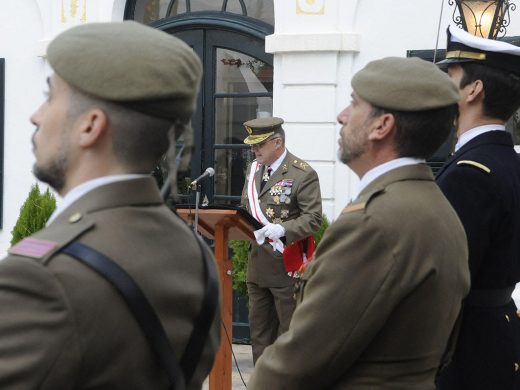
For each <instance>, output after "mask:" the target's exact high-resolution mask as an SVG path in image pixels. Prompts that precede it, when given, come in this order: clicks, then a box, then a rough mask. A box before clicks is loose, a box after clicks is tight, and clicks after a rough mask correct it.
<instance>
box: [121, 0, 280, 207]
mask: <svg viewBox="0 0 520 390" xmlns="http://www.w3.org/2000/svg"><path fill="white" fill-rule="evenodd" d="M258 4H263V5H262V6H261V9H260V8H258V7H259V5H258ZM266 4H267V5H266ZM269 4H270V9H271V13H269V12H268V10H267V8H269ZM147 7H148V8H147ZM154 7H155V8H154ZM254 7H256V8H254ZM266 7H267V8H266ZM272 8H273V5H272V1H265V2H264V1H262V2H258V1H251V0H249V1H245V0H235V1H227V0H223V1H217V0H211V1H209V0H206V1H204V0H198V1H196V0H191V1H190V0H185V1H180V2H179V1H175V0H173V1H169V2H164V1H157V0H156V1H153V0H152V1H150V0H148V1H146V0H141V1H140V0H133V1H129V2H128V3H127V6H126V9H125V19H134V20H138V21H141V22H150V25H151V26H153V27H155V28H158V29H160V30H163V31H166V32H168V33H170V34H172V35H175V36H177V37H179V38H180V39H182V40H184V41H185V42H186V43H188V44H189V45H190V46H191V47H192V48H193V50H194V51H195V52H196V53H197V54H198V55H199V57H200V59H201V61H202V63H203V66H204V78H203V82H202V85H201V92H200V95H199V101H198V106H197V111H196V113H195V115H194V116H193V120H192V125H193V129H194V138H195V150H194V154H193V157H192V163H191V172H188V173H186V175H185V176H186V177H185V178H180V180H179V193H180V195H181V196H180V198H181V202H185V203H192V202H193V195H192V194H191V193H190V190H189V189H188V186H187V184H188V183H189V182H190V179H191V178H195V177H197V176H198V175H200V174H201V173H202V172H204V170H205V169H206V168H207V167H210V166H211V167H214V169H215V176H214V177H213V180H206V181H205V182H203V183H202V193H203V195H205V196H206V197H207V198H208V202H209V203H218V204H236V203H238V202H239V201H240V194H241V191H242V187H243V183H244V172H245V168H246V166H247V164H248V162H249V161H250V160H251V153H250V151H249V148H248V147H246V146H245V145H244V144H243V143H242V140H243V139H244V138H245V133H244V128H243V126H242V123H243V122H245V121H247V120H249V119H252V118H256V117H258V116H268V115H271V114H272V85H273V82H272V77H273V67H272V64H273V56H272V55H271V54H267V53H265V43H264V40H265V36H266V35H269V34H272V32H273V26H272V25H271V24H268V23H266V22H265V21H262V20H259V19H255V18H253V17H252V16H251V12H250V11H251V10H253V11H254V12H253V13H254V14H256V15H258V16H262V18H263V19H265V20H269V18H270V15H271V17H272ZM200 9H203V10H202V11H201V10H200ZM216 9H220V11H216ZM194 10H196V11H194ZM233 10H234V11H235V12H238V13H235V12H232V11H233ZM167 15H169V16H167ZM172 15H173V16H172ZM139 18H141V20H139Z"/></svg>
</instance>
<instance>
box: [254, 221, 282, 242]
mask: <svg viewBox="0 0 520 390" xmlns="http://www.w3.org/2000/svg"><path fill="white" fill-rule="evenodd" d="M262 229H265V230H264V234H265V236H266V237H267V238H270V239H271V240H273V241H274V240H277V239H279V238H280V237H283V236H285V229H284V227H283V226H282V225H279V224H277V223H268V224H267V225H265V226H264V227H263V228H262ZM262 229H260V230H262Z"/></svg>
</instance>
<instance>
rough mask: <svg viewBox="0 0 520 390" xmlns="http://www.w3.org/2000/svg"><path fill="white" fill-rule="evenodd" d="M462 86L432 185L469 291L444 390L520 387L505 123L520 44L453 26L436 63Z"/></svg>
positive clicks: (514, 94) (519, 99)
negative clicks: (452, 219)
mask: <svg viewBox="0 0 520 390" xmlns="http://www.w3.org/2000/svg"><path fill="white" fill-rule="evenodd" d="M440 66H441V67H445V68H447V71H448V74H449V75H450V77H451V78H452V80H453V82H454V83H455V85H456V86H457V88H458V89H459V91H460V95H461V99H460V101H459V111H460V114H459V118H458V121H457V135H458V142H457V144H456V146H455V153H454V154H453V156H452V157H450V158H449V159H448V161H446V163H445V165H444V167H443V168H442V169H441V171H440V172H439V173H438V176H437V183H438V184H439V186H440V187H441V189H442V191H443V192H444V194H445V195H446V197H447V198H448V200H449V201H450V202H451V204H452V205H453V207H454V208H455V210H456V211H457V213H458V215H459V217H460V219H461V221H462V224H463V225H464V228H465V231H466V234H467V236H468V247H469V268H470V271H471V291H470V293H469V295H468V297H467V299H466V302H465V306H464V310H463V313H462V322H461V326H460V332H459V336H458V343H457V345H456V349H455V355H454V358H453V362H452V364H451V365H450V366H448V368H447V369H446V370H445V371H444V372H442V373H441V375H440V379H439V385H438V388H439V389H441V390H470V389H471V390H488V389H489V390H491V389H493V390H495V389H497V390H498V389H500V390H513V389H520V319H519V318H518V315H517V307H516V306H515V303H514V301H513V300H512V299H511V293H512V292H513V290H514V288H515V285H516V283H518V282H519V281H520V158H519V157H518V155H517V153H515V150H514V148H513V140H512V137H511V134H509V133H507V132H506V131H505V122H506V121H507V120H508V119H509V118H510V117H511V115H512V114H513V113H514V112H515V110H516V109H518V107H519V106H520V48H519V47H516V46H513V45H510V44H508V43H505V42H498V41H493V40H488V39H483V38H477V37H474V36H473V35H471V34H468V33H467V32H465V31H463V30H461V29H459V28H456V27H453V26H450V27H449V29H448V48H447V53H446V60H444V61H442V62H441V63H440Z"/></svg>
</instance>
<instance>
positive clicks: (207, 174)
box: [190, 167, 215, 187]
mask: <svg viewBox="0 0 520 390" xmlns="http://www.w3.org/2000/svg"><path fill="white" fill-rule="evenodd" d="M214 174H215V170H214V169H213V168H211V167H209V168H206V170H205V171H204V173H203V174H202V175H200V176H199V177H197V178H196V179H195V180H193V181H192V182H191V183H190V187H194V186H196V185H197V183H198V182H199V181H201V180H203V179H205V178H206V177H211V176H213V175H214Z"/></svg>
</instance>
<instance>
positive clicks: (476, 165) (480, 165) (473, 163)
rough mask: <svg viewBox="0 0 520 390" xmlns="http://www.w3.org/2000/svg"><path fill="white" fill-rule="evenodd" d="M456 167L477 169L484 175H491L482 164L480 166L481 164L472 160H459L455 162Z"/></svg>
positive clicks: (489, 170)
mask: <svg viewBox="0 0 520 390" xmlns="http://www.w3.org/2000/svg"><path fill="white" fill-rule="evenodd" d="M457 165H469V166H472V167H475V168H478V169H480V170H482V171H484V172H486V173H491V169H489V168H488V167H486V166H485V165H484V164H481V163H479V162H476V161H473V160H460V161H457Z"/></svg>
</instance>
